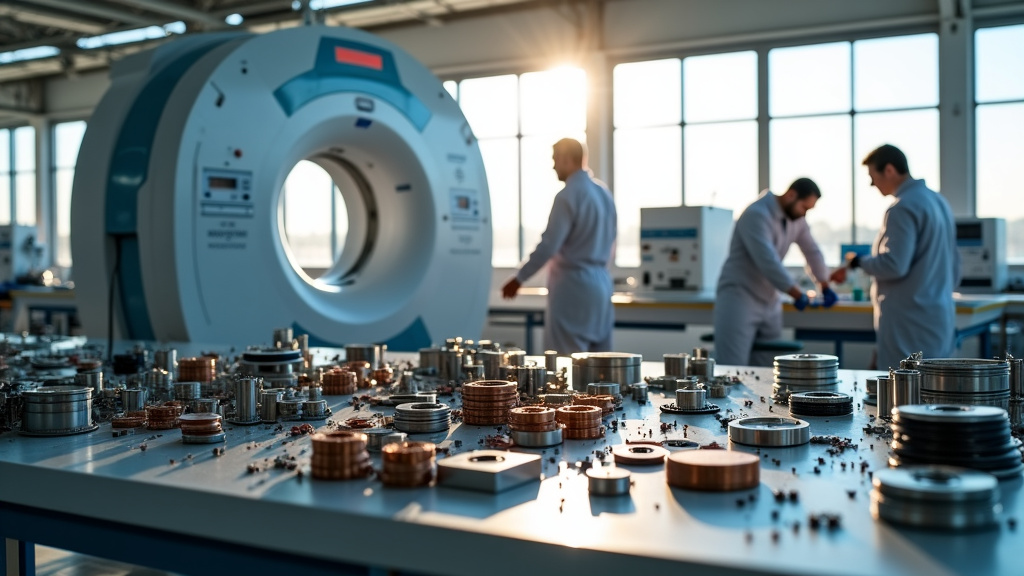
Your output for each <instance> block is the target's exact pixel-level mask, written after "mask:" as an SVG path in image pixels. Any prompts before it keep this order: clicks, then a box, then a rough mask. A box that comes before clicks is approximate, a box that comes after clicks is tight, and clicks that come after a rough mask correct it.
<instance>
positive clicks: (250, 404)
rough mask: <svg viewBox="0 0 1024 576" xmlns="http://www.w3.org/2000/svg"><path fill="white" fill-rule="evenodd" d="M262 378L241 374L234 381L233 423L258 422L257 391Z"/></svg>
mask: <svg viewBox="0 0 1024 576" xmlns="http://www.w3.org/2000/svg"><path fill="white" fill-rule="evenodd" d="M262 384H263V380H262V379H260V378H255V377H252V376H243V377H241V378H239V379H238V380H236V381H235V417H234V418H233V419H232V420H231V422H232V423H234V424H243V425H244V424H258V423H259V421H260V413H259V403H258V401H257V400H256V395H257V394H258V393H259V389H260V386H261V385H262Z"/></svg>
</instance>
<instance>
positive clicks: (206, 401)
mask: <svg viewBox="0 0 1024 576" xmlns="http://www.w3.org/2000/svg"><path fill="white" fill-rule="evenodd" d="M219 405H220V400H218V399H216V398H196V399H195V400H193V401H192V402H190V403H189V409H190V410H192V412H195V413H197V414H207V413H216V412H217V407H218V406H219Z"/></svg>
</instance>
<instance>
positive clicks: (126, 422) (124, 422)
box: [110, 416, 146, 428]
mask: <svg viewBox="0 0 1024 576" xmlns="http://www.w3.org/2000/svg"><path fill="white" fill-rule="evenodd" d="M145 425H146V417H145V416H143V417H142V418H133V417H129V416H120V417H117V418H114V419H112V420H111V421H110V427H111V428H139V427H142V426H145Z"/></svg>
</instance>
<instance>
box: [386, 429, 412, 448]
mask: <svg viewBox="0 0 1024 576" xmlns="http://www.w3.org/2000/svg"><path fill="white" fill-rule="evenodd" d="M408 439H409V435H408V434H406V433H405V432H391V434H388V435H387V436H385V437H384V440H382V441H381V443H380V446H381V449H383V448H384V447H385V446H387V445H388V444H404V443H405V441H406V440H408Z"/></svg>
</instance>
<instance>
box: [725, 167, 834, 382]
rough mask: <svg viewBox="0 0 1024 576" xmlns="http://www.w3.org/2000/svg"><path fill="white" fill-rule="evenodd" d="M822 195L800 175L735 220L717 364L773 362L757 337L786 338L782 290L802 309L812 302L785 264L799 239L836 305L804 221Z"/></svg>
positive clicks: (826, 300) (810, 268)
mask: <svg viewBox="0 0 1024 576" xmlns="http://www.w3.org/2000/svg"><path fill="white" fill-rule="evenodd" d="M819 198H821V191H820V190H818V185H817V184H815V183H814V181H813V180H811V179H810V178H798V179H797V180H796V181H794V182H793V183H792V184H790V186H789V188H788V189H787V190H786V192H785V194H782V195H781V196H776V195H775V194H772V193H771V192H770V191H769V190H765V191H764V192H762V193H761V196H760V197H758V199H757V200H755V201H754V203H753V204H751V205H750V206H747V208H746V209H745V210H744V211H743V214H741V215H740V217H739V219H738V220H737V221H736V226H735V228H734V230H733V233H732V241H731V242H730V244H729V257H728V258H727V259H726V261H725V265H724V266H722V273H721V275H720V276H719V277H718V290H717V293H716V295H715V312H714V317H715V361H716V362H718V363H720V364H733V365H743V366H748V365H749V366H767V365H770V364H771V361H772V358H773V356H774V355H773V354H755V353H753V347H754V341H755V340H777V339H779V338H780V337H781V336H782V304H781V302H780V299H779V292H780V291H781V292H785V293H786V294H789V296H790V297H791V298H793V305H794V306H796V308H797V310H803V309H804V308H806V307H807V305H808V303H809V300H808V298H807V295H806V294H804V292H803V290H801V289H800V287H799V286H797V285H796V283H795V282H794V281H793V278H792V277H790V275H789V272H787V271H786V267H785V266H784V265H783V264H782V259H783V258H784V257H785V256H786V252H788V251H789V247H790V245H792V244H794V243H795V244H796V245H797V246H799V247H800V251H801V252H803V254H804V259H805V260H806V261H807V268H808V271H809V272H810V274H811V275H812V276H813V277H814V278H815V279H816V280H817V281H818V282H819V283H820V284H821V294H822V298H823V304H824V305H825V306H826V307H829V306H832V305H833V304H835V302H836V293H835V292H833V291H832V289H830V288H829V287H828V268H826V267H825V259H824V257H823V256H822V255H821V249H819V248H818V244H817V242H815V241H814V238H813V237H811V230H810V228H809V227H808V226H807V221H806V220H805V219H804V215H805V214H806V213H807V211H808V210H810V209H812V208H814V205H815V204H816V203H817V202H818V199H819Z"/></svg>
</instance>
